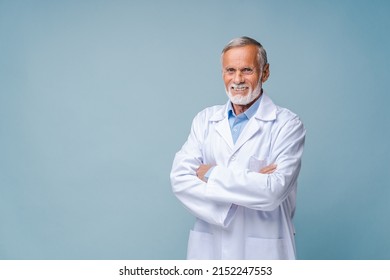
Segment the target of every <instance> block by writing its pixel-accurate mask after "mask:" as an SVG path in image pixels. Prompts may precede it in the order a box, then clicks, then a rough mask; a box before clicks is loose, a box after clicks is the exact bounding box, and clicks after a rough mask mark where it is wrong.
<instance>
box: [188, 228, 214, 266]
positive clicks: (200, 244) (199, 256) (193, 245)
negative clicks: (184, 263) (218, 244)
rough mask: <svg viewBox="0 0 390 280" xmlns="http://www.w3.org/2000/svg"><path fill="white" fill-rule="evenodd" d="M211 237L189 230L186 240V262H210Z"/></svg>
mask: <svg viewBox="0 0 390 280" xmlns="http://www.w3.org/2000/svg"><path fill="white" fill-rule="evenodd" d="M213 238H214V237H213V235H212V234H211V233H207V232H200V231H194V230H191V232H190V237H189V240H188V248H187V259H188V260H212V259H215V256H214V246H213Z"/></svg>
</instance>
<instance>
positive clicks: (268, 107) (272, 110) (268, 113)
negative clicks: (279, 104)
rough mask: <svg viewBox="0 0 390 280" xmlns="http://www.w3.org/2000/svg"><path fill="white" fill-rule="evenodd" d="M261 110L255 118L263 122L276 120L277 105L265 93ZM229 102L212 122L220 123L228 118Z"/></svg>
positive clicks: (213, 117)
mask: <svg viewBox="0 0 390 280" xmlns="http://www.w3.org/2000/svg"><path fill="white" fill-rule="evenodd" d="M261 98H262V99H261V102H260V105H259V108H258V109H257V111H256V113H255V115H254V117H255V118H256V119H259V120H262V121H273V120H275V119H276V105H275V104H274V103H273V102H272V100H271V98H269V97H268V95H267V94H265V93H264V92H263V96H262V97H261ZM229 102H230V100H229V101H228V102H227V103H226V104H225V106H224V107H222V108H220V109H219V110H217V111H216V112H215V113H214V114H213V115H212V116H211V118H210V121H213V122H218V121H221V120H223V119H224V118H227V117H228V110H229Z"/></svg>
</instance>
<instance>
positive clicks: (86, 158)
mask: <svg viewBox="0 0 390 280" xmlns="http://www.w3.org/2000/svg"><path fill="white" fill-rule="evenodd" d="M389 3H390V2H388V1H353V0H350V1H337V0H332V1H303V0H297V1H249V0H246V1H206V0H203V1H199V0H198V1H179V0H178V1H12V0H9V1H5V0H0V258H1V259H183V258H185V253H186V244H187V236H188V231H189V229H190V227H191V226H192V224H193V217H192V216H191V215H190V214H189V213H187V212H186V210H185V209H184V208H183V207H182V206H181V205H180V203H179V202H178V201H177V200H176V198H175V197H174V196H173V195H172V193H171V189H170V182H169V172H170V168H171V164H172V160H173V156H174V154H175V152H176V151H177V150H178V149H179V148H180V147H181V145H182V144H183V143H184V141H185V139H186V138H187V135H188V133H189V129H190V124H191V121H192V118H193V117H194V115H195V114H196V113H197V112H198V111H200V110H201V109H203V108H204V107H206V106H210V105H214V104H222V103H224V102H225V101H226V96H225V93H224V90H223V83H222V79H221V72H220V61H219V59H220V57H219V55H220V51H221V49H222V48H223V46H224V45H225V44H226V43H227V42H228V41H229V40H230V39H232V38H234V37H237V36H242V35H247V36H251V37H254V38H256V39H258V40H259V41H260V42H262V43H263V45H264V46H265V48H266V49H267V51H268V55H269V61H270V64H271V76H270V79H269V80H268V82H267V83H266V84H265V85H264V87H265V89H266V91H267V92H268V94H269V95H270V96H271V97H272V98H273V100H274V101H275V102H276V103H277V104H279V105H281V106H285V107H288V108H290V109H291V110H293V111H294V112H296V113H298V114H299V115H300V116H301V118H302V119H303V121H304V123H305V125H306V128H307V139H306V148H305V154H304V159H303V168H302V172H301V176H300V181H299V182H300V184H299V196H298V208H297V212H296V219H295V224H296V229H297V235H296V239H297V247H298V257H299V258H300V259H390V222H389V221H390V219H389V214H390V203H389V198H390V188H389V187H390V180H389V174H390V168H389V166H390V165H389V157H390V150H389V136H390V120H389V109H388V107H389V103H390V97H389V96H390V93H389V86H388V83H389V78H390V76H389V74H390V71H389V65H390V64H389V63H390V59H389V58H390V55H389V53H390V51H389V50H390V38H389V37H390V36H389V30H390V19H389V14H390V4H389Z"/></svg>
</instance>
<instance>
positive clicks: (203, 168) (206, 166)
mask: <svg viewBox="0 0 390 280" xmlns="http://www.w3.org/2000/svg"><path fill="white" fill-rule="evenodd" d="M211 167H213V166H212V165H211V164H201V165H200V166H199V168H198V169H197V170H196V176H198V178H199V179H201V180H202V181H204V182H206V179H205V178H204V175H206V173H207V171H209V169H210V168H211Z"/></svg>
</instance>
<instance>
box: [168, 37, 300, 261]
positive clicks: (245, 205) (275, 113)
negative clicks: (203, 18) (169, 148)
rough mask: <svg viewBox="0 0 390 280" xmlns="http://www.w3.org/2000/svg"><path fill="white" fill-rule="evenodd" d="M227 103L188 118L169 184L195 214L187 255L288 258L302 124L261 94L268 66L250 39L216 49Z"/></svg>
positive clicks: (290, 255)
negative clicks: (188, 129) (188, 125)
mask: <svg viewBox="0 0 390 280" xmlns="http://www.w3.org/2000/svg"><path fill="white" fill-rule="evenodd" d="M221 59H222V77H223V80H224V83H225V89H226V93H227V95H228V97H229V101H228V102H227V103H226V104H225V105H218V106H213V107H210V108H206V109H204V110H203V111H201V112H200V113H198V114H197V116H196V117H195V118H194V120H193V123H192V128H191V132H190V135H189V137H188V139H187V141H186V142H185V144H184V145H183V147H182V148H181V150H180V151H179V152H177V153H176V156H175V159H174V162H173V166H172V171H171V183H172V189H173V192H174V194H175V195H176V197H177V198H178V199H179V200H180V201H181V203H183V205H184V206H185V207H186V208H187V209H188V210H189V211H190V212H191V213H192V214H193V215H194V216H195V217H196V222H195V225H194V228H193V230H191V232H190V236H189V242H188V251H187V258H188V259H295V257H296V254H295V241H294V234H295V231H294V226H293V223H292V219H293V216H294V211H295V201H296V191H297V178H298V174H299V170H300V167H301V157H302V152H303V146H304V140H305V129H304V127H303V124H302V122H301V120H300V119H299V117H298V116H297V115H296V114H294V113H292V112H291V111H289V110H287V109H285V108H281V107H279V106H277V105H275V104H274V103H273V102H272V100H271V99H270V97H268V95H266V94H265V93H264V91H263V88H262V85H263V83H264V82H265V81H267V79H268V77H269V74H270V70H269V64H268V62H267V55H266V51H265V50H264V48H263V46H262V45H261V44H260V43H259V42H257V41H256V40H254V39H252V38H249V37H240V38H236V39H233V40H232V41H231V42H229V43H228V44H227V45H226V46H225V48H224V49H223V51H222V56H221Z"/></svg>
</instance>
